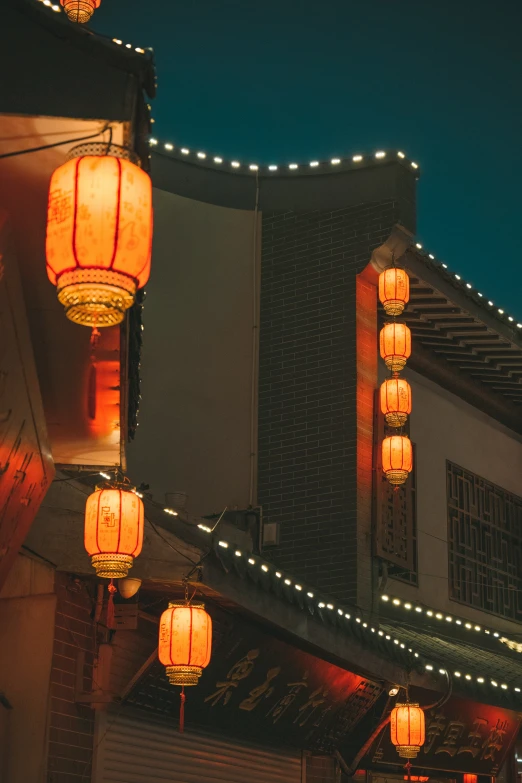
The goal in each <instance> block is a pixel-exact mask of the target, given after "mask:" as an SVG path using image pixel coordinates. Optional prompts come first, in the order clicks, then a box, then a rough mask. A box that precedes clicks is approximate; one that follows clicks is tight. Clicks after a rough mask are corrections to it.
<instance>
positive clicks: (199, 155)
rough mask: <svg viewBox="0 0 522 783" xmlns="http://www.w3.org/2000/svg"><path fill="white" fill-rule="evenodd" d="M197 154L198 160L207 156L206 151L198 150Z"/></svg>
mask: <svg viewBox="0 0 522 783" xmlns="http://www.w3.org/2000/svg"><path fill="white" fill-rule="evenodd" d="M197 156H198V158H199V159H200V160H205V158H206V157H207V153H206V152H198V153H197Z"/></svg>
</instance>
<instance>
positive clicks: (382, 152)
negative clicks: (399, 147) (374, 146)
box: [375, 150, 386, 158]
mask: <svg viewBox="0 0 522 783" xmlns="http://www.w3.org/2000/svg"><path fill="white" fill-rule="evenodd" d="M375 157H376V158H385V157H386V153H385V152H384V151H383V150H379V152H376V153H375Z"/></svg>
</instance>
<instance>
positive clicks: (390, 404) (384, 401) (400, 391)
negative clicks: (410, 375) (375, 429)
mask: <svg viewBox="0 0 522 783" xmlns="http://www.w3.org/2000/svg"><path fill="white" fill-rule="evenodd" d="M381 412H382V413H384V418H385V419H386V423H387V424H388V425H389V426H390V427H403V426H404V424H406V421H407V419H408V416H409V414H410V413H411V388H410V384H409V383H408V381H405V380H404V379H403V378H388V379H387V380H386V381H384V383H383V384H381Z"/></svg>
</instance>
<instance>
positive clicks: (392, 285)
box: [379, 267, 410, 315]
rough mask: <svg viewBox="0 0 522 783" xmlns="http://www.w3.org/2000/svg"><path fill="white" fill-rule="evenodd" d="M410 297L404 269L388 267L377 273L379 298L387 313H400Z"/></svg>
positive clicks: (408, 282) (408, 279) (407, 279)
mask: <svg viewBox="0 0 522 783" xmlns="http://www.w3.org/2000/svg"><path fill="white" fill-rule="evenodd" d="M409 298H410V278H409V277H408V274H407V273H406V272H405V271H404V269H397V268H396V267H390V268H389V269H385V270H384V272H381V274H380V275H379V299H380V300H381V303H382V306H383V307H384V312H385V313H386V314H387V315H400V314H401V313H402V311H403V310H404V307H405V305H406V303H407V301H408V300H409Z"/></svg>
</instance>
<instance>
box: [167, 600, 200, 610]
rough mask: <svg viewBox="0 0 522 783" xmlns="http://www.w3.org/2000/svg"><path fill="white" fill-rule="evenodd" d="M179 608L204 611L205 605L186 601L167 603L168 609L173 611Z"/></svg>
mask: <svg viewBox="0 0 522 783" xmlns="http://www.w3.org/2000/svg"><path fill="white" fill-rule="evenodd" d="M179 606H186V607H187V608H188V609H204V608H205V604H202V603H196V604H195V603H192V601H191V602H190V603H187V601H169V609H174V608H176V607H179Z"/></svg>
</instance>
